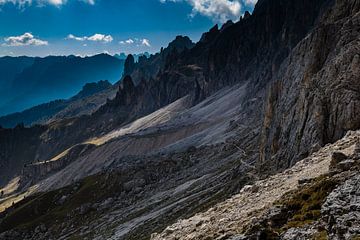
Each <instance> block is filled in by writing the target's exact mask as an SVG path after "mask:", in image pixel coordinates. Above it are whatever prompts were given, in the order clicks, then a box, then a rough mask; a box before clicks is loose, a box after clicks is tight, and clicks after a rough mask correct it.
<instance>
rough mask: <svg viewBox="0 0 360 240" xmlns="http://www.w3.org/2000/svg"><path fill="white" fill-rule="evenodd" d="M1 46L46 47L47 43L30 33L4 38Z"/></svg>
mask: <svg viewBox="0 0 360 240" xmlns="http://www.w3.org/2000/svg"><path fill="white" fill-rule="evenodd" d="M0 1H1V0H0ZM4 41H5V43H3V44H2V45H3V46H8V47H18V46H30V45H31V46H43V45H48V44H49V43H48V42H47V41H43V40H41V39H38V38H35V37H34V35H32V34H31V33H28V32H27V33H24V34H23V35H20V36H11V37H6V38H4Z"/></svg>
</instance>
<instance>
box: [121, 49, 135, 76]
mask: <svg viewBox="0 0 360 240" xmlns="http://www.w3.org/2000/svg"><path fill="white" fill-rule="evenodd" d="M134 69H135V58H134V56H133V55H132V54H129V55H128V56H127V57H126V60H125V64H124V74H123V75H124V76H127V75H131V74H132V72H133V71H134Z"/></svg>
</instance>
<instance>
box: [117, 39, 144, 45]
mask: <svg viewBox="0 0 360 240" xmlns="http://www.w3.org/2000/svg"><path fill="white" fill-rule="evenodd" d="M119 44H121V45H133V44H135V45H136V46H138V47H140V46H143V47H151V43H150V40H149V39H146V38H140V39H139V38H134V39H132V38H129V39H127V40H122V41H120V42H119Z"/></svg>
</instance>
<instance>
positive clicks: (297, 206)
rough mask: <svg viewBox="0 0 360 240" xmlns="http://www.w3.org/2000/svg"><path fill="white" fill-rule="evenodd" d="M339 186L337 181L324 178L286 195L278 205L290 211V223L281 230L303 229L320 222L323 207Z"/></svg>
mask: <svg viewBox="0 0 360 240" xmlns="http://www.w3.org/2000/svg"><path fill="white" fill-rule="evenodd" d="M337 184H338V183H337V182H336V181H335V180H333V179H331V178H328V177H326V176H323V177H320V178H318V179H315V180H313V182H312V183H311V184H310V185H309V186H307V185H306V186H304V188H303V189H301V191H296V192H293V193H290V194H288V195H286V196H285V197H284V199H282V200H280V201H279V203H278V204H280V205H283V206H284V208H285V209H286V210H287V211H288V217H287V219H288V221H287V223H286V224H284V225H283V227H282V229H281V230H286V229H288V228H291V227H303V226H304V225H305V224H308V223H312V222H313V221H316V220H318V219H319V218H320V217H321V212H320V210H321V205H322V204H323V203H324V201H325V199H326V197H327V196H328V195H329V193H330V192H331V191H332V190H334V189H335V187H336V186H337Z"/></svg>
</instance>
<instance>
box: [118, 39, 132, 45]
mask: <svg viewBox="0 0 360 240" xmlns="http://www.w3.org/2000/svg"><path fill="white" fill-rule="evenodd" d="M119 43H120V44H133V43H135V41H134V40H132V39H131V38H129V39H128V40H125V41H120V42H119Z"/></svg>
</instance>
